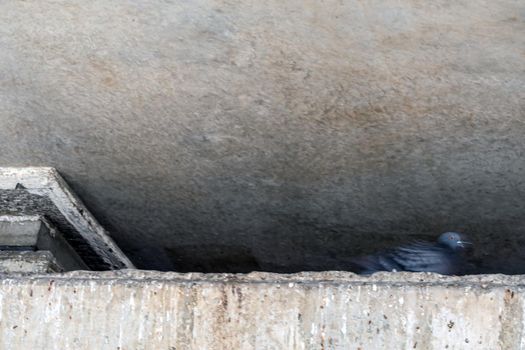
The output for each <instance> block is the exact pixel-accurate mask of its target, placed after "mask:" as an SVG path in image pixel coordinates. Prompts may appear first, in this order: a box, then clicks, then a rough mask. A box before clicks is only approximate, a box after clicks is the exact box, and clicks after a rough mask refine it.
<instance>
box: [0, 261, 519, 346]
mask: <svg viewBox="0 0 525 350" xmlns="http://www.w3.org/2000/svg"><path fill="white" fill-rule="evenodd" d="M524 281H525V278H524V277H523V276H503V275H480V276H467V277H462V278H459V277H445V276H439V275H434V274H404V273H396V274H376V275H374V276H372V277H370V278H366V277H360V276H356V275H353V274H351V273H342V272H323V273H302V274H294V275H278V274H268V273H252V274H248V275H228V274H217V275H204V274H178V273H158V272H148V271H131V270H128V271H115V272H104V273H88V272H72V273H67V274H56V275H36V276H30V277H28V276H22V275H18V276H9V277H4V278H3V279H2V280H1V283H0V300H1V304H0V305H1V307H2V309H1V311H0V316H1V320H2V322H1V324H0V348H2V349H61V350H66V349H122V350H123V349H166V350H173V349H445V348H448V349H491V350H493V349H510V348H512V349H515V348H523V346H524V344H525V343H524V337H523V315H524V307H523V304H524V303H523V300H524V295H525V294H524V291H525V289H524V287H525V284H524Z"/></svg>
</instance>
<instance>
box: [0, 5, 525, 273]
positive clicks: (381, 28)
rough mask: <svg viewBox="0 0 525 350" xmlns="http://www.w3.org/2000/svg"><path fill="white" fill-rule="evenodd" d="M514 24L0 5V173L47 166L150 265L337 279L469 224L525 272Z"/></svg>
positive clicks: (499, 18)
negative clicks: (374, 253) (364, 260)
mask: <svg viewBox="0 0 525 350" xmlns="http://www.w3.org/2000/svg"><path fill="white" fill-rule="evenodd" d="M524 18H525V3H524V2H523V1H514V0H497V1H494V0H476V1H451V0H438V1H429V2H421V1H415V0H402V1H357V0H352V1H335V0H328V1H299V0H292V1H275V0H270V1H225V0H215V1H213V0H197V1H163V2H159V1H130V0H127V1H102V0H96V1H89V2H85V1H77V0H74V1H53V2H49V1H46V2H41V1H32V0H31V1H14V0H12V1H3V2H1V3H0V123H1V127H0V149H1V150H2V151H1V152H0V165H2V166H29V165H31V166H39V165H40V166H54V167H56V168H58V170H59V171H60V172H61V173H62V174H63V175H64V176H65V178H66V180H67V181H68V182H69V183H70V184H71V185H72V187H73V189H74V190H75V192H76V193H78V194H79V196H80V197H81V198H82V200H83V201H85V203H86V204H87V207H88V208H89V209H90V210H91V211H92V212H93V213H94V214H95V216H96V217H97V218H98V219H99V220H100V221H101V223H102V224H103V225H104V226H105V227H106V228H108V230H109V231H110V232H111V234H112V236H113V237H114V239H115V240H116V241H117V243H118V244H119V245H120V246H121V247H122V248H123V249H124V251H125V252H126V253H127V254H128V255H129V256H130V257H131V258H132V259H133V261H134V262H135V263H136V265H137V266H138V267H141V268H150V269H177V270H179V271H188V270H206V271H213V270H230V271H243V270H251V269H263V270H274V271H293V270H303V269H330V268H340V266H337V259H338V257H342V256H348V255H353V254H357V253H363V252H368V251H371V250H375V249H376V248H377V247H380V246H385V245H389V244H391V243H392V244H393V243H396V242H398V241H400V240H404V239H406V238H410V237H417V238H422V237H428V236H434V235H437V234H439V233H440V232H442V231H445V230H460V231H464V232H469V233H471V235H472V236H473V238H474V239H475V240H477V242H478V243H479V244H478V246H481V247H482V249H483V252H482V253H481V255H480V259H482V260H483V264H484V265H483V269H484V270H486V271H502V272H506V273H516V272H525V271H524V270H525V267H524V266H525V264H523V262H524V260H525V253H524V252H523V250H522V249H520V247H522V246H523V245H524V243H525V218H524V216H523V213H524V212H525V201H524V200H523V198H524V192H525V182H524V180H523V179H524V177H523V172H524V168H525V157H524V146H525V138H524V137H523V135H524V133H525V118H524V116H525V102H524V101H525V56H524V55H525V35H524V33H525V25H524V23H525V21H524ZM327 257H330V258H334V259H327ZM328 261H336V262H335V263H328ZM487 262H488V263H487ZM487 264H488V265H487Z"/></svg>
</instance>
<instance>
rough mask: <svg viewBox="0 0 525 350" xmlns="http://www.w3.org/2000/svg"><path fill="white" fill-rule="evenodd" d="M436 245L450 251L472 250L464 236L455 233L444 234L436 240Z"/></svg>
mask: <svg viewBox="0 0 525 350" xmlns="http://www.w3.org/2000/svg"><path fill="white" fill-rule="evenodd" d="M438 243H439V244H441V245H444V246H446V247H448V248H450V249H452V250H468V249H470V248H472V242H469V241H468V239H467V238H466V237H465V235H463V234H461V233H457V232H445V233H443V234H442V235H441V236H439V238H438Z"/></svg>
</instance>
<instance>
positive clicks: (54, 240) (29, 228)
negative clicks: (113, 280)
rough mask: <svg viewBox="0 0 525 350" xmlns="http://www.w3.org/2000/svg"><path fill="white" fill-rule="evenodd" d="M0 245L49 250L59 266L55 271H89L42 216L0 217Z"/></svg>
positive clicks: (8, 247)
mask: <svg viewBox="0 0 525 350" xmlns="http://www.w3.org/2000/svg"><path fill="white" fill-rule="evenodd" d="M0 246H1V247H2V248H5V249H7V250H35V251H36V250H39V251H48V252H49V254H51V256H52V257H53V260H56V261H55V263H56V264H57V265H58V266H60V268H59V269H55V270H54V271H73V270H89V268H88V266H87V265H86V264H85V263H84V261H83V260H82V258H81V257H80V256H79V255H78V254H77V252H76V251H75V250H74V249H73V248H72V247H71V246H70V245H69V243H68V242H67V241H66V240H65V239H64V237H63V236H62V234H61V233H60V232H59V231H58V230H56V229H55V228H53V227H51V226H50V224H49V223H47V222H46V220H45V219H44V218H43V217H39V216H13V215H3V216H0ZM34 272H38V271H34Z"/></svg>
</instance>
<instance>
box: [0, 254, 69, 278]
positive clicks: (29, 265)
mask: <svg viewBox="0 0 525 350" xmlns="http://www.w3.org/2000/svg"><path fill="white" fill-rule="evenodd" d="M63 271H67V270H66V269H64V268H63V266H61V265H60V264H59V263H58V262H57V261H56V259H55V257H54V256H53V254H52V253H51V252H50V251H44V250H41V251H37V252H32V251H19V252H17V251H0V273H27V274H29V273H31V274H32V273H48V272H63Z"/></svg>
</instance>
